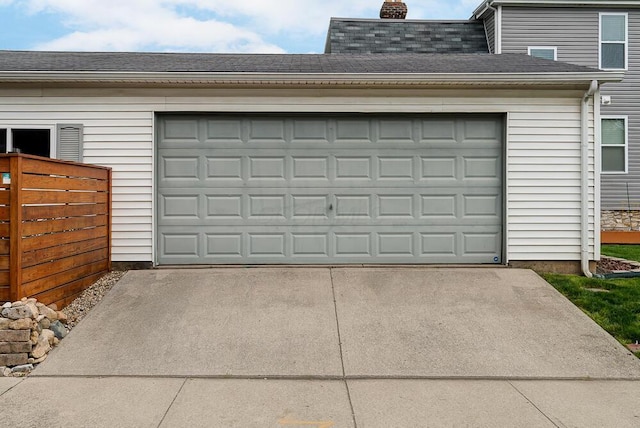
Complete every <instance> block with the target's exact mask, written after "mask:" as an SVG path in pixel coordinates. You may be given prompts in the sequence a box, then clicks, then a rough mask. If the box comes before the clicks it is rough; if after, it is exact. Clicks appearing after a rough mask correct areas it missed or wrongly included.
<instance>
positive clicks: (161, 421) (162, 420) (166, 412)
mask: <svg viewBox="0 0 640 428" xmlns="http://www.w3.org/2000/svg"><path fill="white" fill-rule="evenodd" d="M187 381H189V378H185V380H184V382H182V385H180V389H178V392H176V395H175V396H174V397H173V400H171V404H169V406H168V407H167V410H166V411H165V412H164V415H162V419H160V423H158V428H160V427H161V426H162V423H163V422H164V420H165V419H166V417H167V415H168V414H169V410H171V407H173V403H175V402H176V400H177V399H178V396H179V395H180V393H181V392H182V389H183V388H184V386H185V385H186V384H187Z"/></svg>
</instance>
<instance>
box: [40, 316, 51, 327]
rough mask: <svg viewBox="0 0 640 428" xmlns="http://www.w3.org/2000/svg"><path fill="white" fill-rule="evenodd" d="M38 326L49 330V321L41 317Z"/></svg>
mask: <svg viewBox="0 0 640 428" xmlns="http://www.w3.org/2000/svg"><path fill="white" fill-rule="evenodd" d="M39 324H40V327H41V328H49V327H50V326H51V320H50V319H49V318H47V317H44V316H43V319H42V321H40V323H39Z"/></svg>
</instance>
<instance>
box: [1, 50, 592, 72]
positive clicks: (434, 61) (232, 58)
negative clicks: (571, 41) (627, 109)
mask: <svg viewBox="0 0 640 428" xmlns="http://www.w3.org/2000/svg"><path fill="white" fill-rule="evenodd" d="M52 71H56V72H140V73H179V72H194V73H197V72H200V73H285V74H286V73H292V74H293V73H296V74H297V73H310V74H316V73H317V74H324V73H327V74H342V73H347V74H349V73H354V74H374V73H433V74H447V73H455V74H459V73H496V74H497V73H589V72H599V70H597V69H594V68H589V67H582V66H578V65H572V64H567V63H563V62H556V61H549V60H545V59H540V58H534V57H531V56H529V55H524V54H502V55H490V54H449V55H443V54H375V55H360V54H319V55H288V54H282V55H280V54H274V55H270V54H204V53H117V52H37V51H0V73H2V72H52Z"/></svg>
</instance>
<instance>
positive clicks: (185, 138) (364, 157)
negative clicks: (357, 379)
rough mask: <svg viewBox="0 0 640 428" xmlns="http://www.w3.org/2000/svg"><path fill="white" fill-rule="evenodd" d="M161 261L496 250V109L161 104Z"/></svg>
mask: <svg viewBox="0 0 640 428" xmlns="http://www.w3.org/2000/svg"><path fill="white" fill-rule="evenodd" d="M157 124H158V126H157V129H158V149H157V150H158V151H157V174H158V176H157V178H158V180H157V189H158V198H157V201H158V202H157V203H158V206H157V213H158V215H157V238H158V239H157V245H158V251H157V254H158V255H157V262H158V263H159V264H219V263H225V264H234V263H237V264H253V263H257V264H262V263H500V262H501V260H502V150H503V148H502V147H503V145H502V140H503V138H502V134H503V123H502V118H501V117H496V116H455V117H451V116H440V115H423V116H313V117H306V116H292V115H287V116H286V117H284V116H283V117H280V116H255V115H254V116H203V115H198V116H160V117H158V123H157Z"/></svg>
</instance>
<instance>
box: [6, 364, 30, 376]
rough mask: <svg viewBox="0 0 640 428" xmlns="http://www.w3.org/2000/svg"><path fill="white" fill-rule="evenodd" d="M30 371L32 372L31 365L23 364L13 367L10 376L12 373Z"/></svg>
mask: <svg viewBox="0 0 640 428" xmlns="http://www.w3.org/2000/svg"><path fill="white" fill-rule="evenodd" d="M31 370H33V365H32V364H24V365H21V366H15V367H14V368H12V369H11V374H13V373H29V372H30V371H31Z"/></svg>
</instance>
